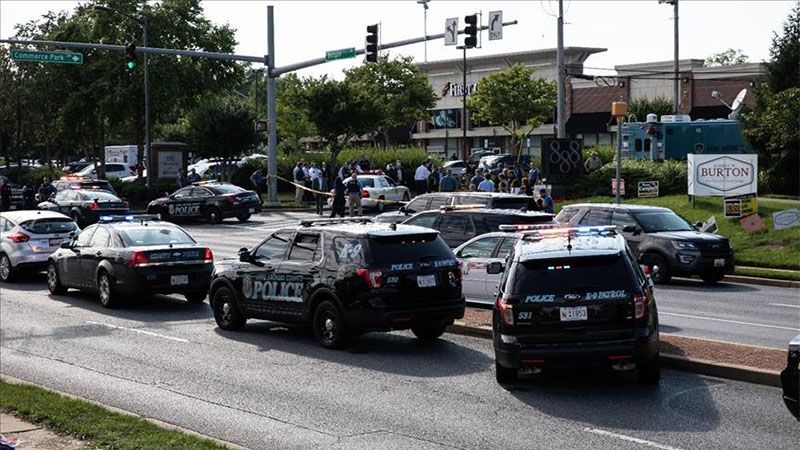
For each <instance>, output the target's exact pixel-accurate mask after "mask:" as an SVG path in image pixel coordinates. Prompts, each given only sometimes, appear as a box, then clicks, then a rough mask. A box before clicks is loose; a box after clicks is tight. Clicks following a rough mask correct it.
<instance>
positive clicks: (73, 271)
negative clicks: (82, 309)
mask: <svg viewBox="0 0 800 450" xmlns="http://www.w3.org/2000/svg"><path fill="white" fill-rule="evenodd" d="M96 229H97V225H91V226H88V227H86V228H84V229H83V231H81V232H80V233H79V234H78V236H76V237H75V239H74V240H73V241H72V243H71V244H70V246H69V248H66V249H62V250H60V251H58V252H56V266H57V267H58V276H59V277H60V279H61V282H62V283H63V284H64V285H66V286H71V287H83V282H82V281H81V280H82V276H81V271H80V265H81V259H80V258H81V256H82V255H83V253H84V252H86V251H87V250H88V248H89V243H90V242H91V239H92V235H93V234H94V232H95V230H96Z"/></svg>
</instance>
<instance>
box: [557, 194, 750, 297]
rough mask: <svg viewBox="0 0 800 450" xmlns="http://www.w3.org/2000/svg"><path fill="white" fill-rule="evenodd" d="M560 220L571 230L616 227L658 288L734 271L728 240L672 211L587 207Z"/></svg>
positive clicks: (569, 209) (570, 209) (567, 210)
mask: <svg viewBox="0 0 800 450" xmlns="http://www.w3.org/2000/svg"><path fill="white" fill-rule="evenodd" d="M556 221H558V222H559V223H563V224H567V225H568V226H571V227H574V226H602V225H615V226H617V228H618V229H619V230H620V232H621V234H622V235H623V236H624V237H625V240H626V241H627V242H628V245H630V247H631V250H632V251H633V254H634V256H636V258H638V259H639V261H640V262H641V263H642V264H645V265H648V266H650V267H652V269H653V273H652V277H653V281H654V282H656V283H667V282H669V280H670V279H671V278H672V276H674V275H681V276H691V275H699V276H700V278H701V279H702V280H703V281H705V282H707V283H716V282H717V281H719V280H721V279H722V278H723V277H724V276H725V274H726V273H732V272H733V269H734V263H733V247H732V246H731V244H730V241H729V240H728V238H725V237H722V236H719V235H716V234H713V233H704V232H702V231H700V230H699V229H698V227H699V224H697V225H692V224H690V223H689V222H687V221H686V220H685V219H683V218H682V217H680V216H679V215H677V214H675V213H674V212H673V211H672V210H671V209H669V208H661V207H655V206H644V205H624V204H622V205H617V204H606V203H583V204H576V205H568V206H565V207H564V208H563V209H562V210H561V212H559V213H558V215H557V216H556Z"/></svg>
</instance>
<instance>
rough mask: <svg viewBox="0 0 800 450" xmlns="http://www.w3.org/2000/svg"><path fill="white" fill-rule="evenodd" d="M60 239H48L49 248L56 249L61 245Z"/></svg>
mask: <svg viewBox="0 0 800 450" xmlns="http://www.w3.org/2000/svg"><path fill="white" fill-rule="evenodd" d="M61 242H62V239H61V238H52V239H50V247H57V246H59V245H61Z"/></svg>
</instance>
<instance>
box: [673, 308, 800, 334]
mask: <svg viewBox="0 0 800 450" xmlns="http://www.w3.org/2000/svg"><path fill="white" fill-rule="evenodd" d="M658 314H660V315H664V316H676V317H688V318H691V319H702V320H712V321H715V322H726V323H737V324H739V325H750V326H753V327H764V328H775V329H777V330H789V331H800V328H791V327H781V326H778V325H766V324H763V323H753V322H740V321H738V320H728V319H717V318H715V317H705V316H693V315H691V314H677V313H668V312H663V311H659V312H658Z"/></svg>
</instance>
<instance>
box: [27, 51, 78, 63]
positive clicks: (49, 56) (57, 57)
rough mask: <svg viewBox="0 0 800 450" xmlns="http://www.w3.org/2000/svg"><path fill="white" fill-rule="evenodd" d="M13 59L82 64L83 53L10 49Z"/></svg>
mask: <svg viewBox="0 0 800 450" xmlns="http://www.w3.org/2000/svg"><path fill="white" fill-rule="evenodd" d="M11 59H12V60H14V61H25V62H42V63H54V64H83V53H71V52H40V51H36V50H20V49H12V50H11Z"/></svg>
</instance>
